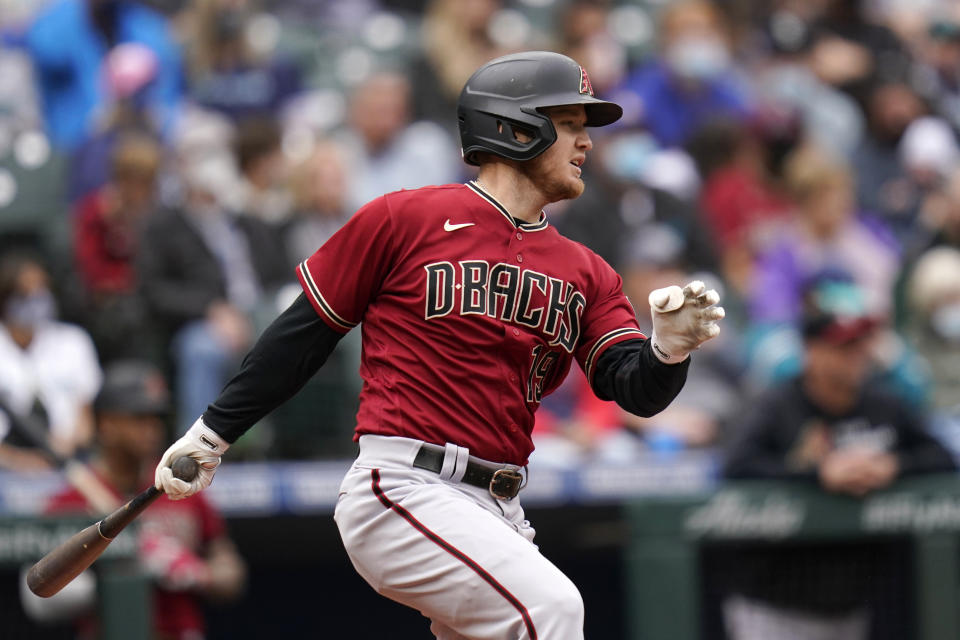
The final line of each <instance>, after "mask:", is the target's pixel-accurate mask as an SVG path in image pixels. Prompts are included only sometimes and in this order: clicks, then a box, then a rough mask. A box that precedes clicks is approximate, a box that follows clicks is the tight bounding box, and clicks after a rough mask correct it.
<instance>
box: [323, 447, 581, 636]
mask: <svg viewBox="0 0 960 640" xmlns="http://www.w3.org/2000/svg"><path fill="white" fill-rule="evenodd" d="M420 444H421V442H420V441H419V440H412V439H408V438H395V437H384V436H372V435H364V436H361V438H360V455H359V456H358V457H357V460H356V461H355V462H354V464H353V466H352V467H351V468H350V471H349V472H348V473H347V475H346V477H345V478H344V480H343V483H342V485H341V487H340V496H339V498H338V501H337V507H336V511H335V513H334V519H335V520H336V522H337V527H338V528H339V530H340V537H341V538H342V539H343V544H344V547H345V548H346V550H347V554H348V555H349V556H350V560H351V562H353V566H354V567H355V568H356V569H357V572H359V573H360V575H361V576H363V578H364V579H365V580H366V581H367V582H368V583H370V585H371V586H372V587H373V588H374V589H375V590H376V591H377V592H378V593H380V594H382V595H384V596H387V597H388V598H391V599H393V600H396V601H397V602H400V603H403V604H405V605H407V606H410V607H413V608H414V609H417V610H418V611H420V612H421V613H422V614H423V615H424V616H426V617H427V618H429V619H430V620H431V622H432V624H431V626H430V630H431V631H432V632H433V634H434V635H435V636H436V637H437V639H438V640H463V639H469V640H521V639H523V640H535V639H538V638H539V639H540V640H582V639H583V600H582V598H581V596H580V592H579V591H578V590H577V588H576V587H575V586H574V585H573V583H572V582H571V581H570V579H569V578H567V577H566V576H565V575H564V574H563V573H562V572H561V571H560V570H559V569H557V567H555V566H554V565H553V564H552V563H551V562H550V561H549V560H547V559H546V558H545V557H543V556H542V555H541V554H540V551H539V550H538V549H537V547H536V545H534V544H533V542H532V541H533V536H534V533H535V532H534V530H533V528H532V527H531V526H530V523H529V522H528V521H527V520H524V518H523V508H522V507H521V506H520V503H519V498H514V499H513V500H509V501H504V500H497V499H496V498H494V497H492V496H491V495H490V494H489V493H488V491H487V490H486V489H481V488H479V487H474V486H471V485H468V484H464V483H461V482H459V481H458V480H459V478H458V477H457V475H459V476H461V477H462V474H463V469H464V467H465V466H466V461H467V458H468V451H467V449H465V448H463V447H457V446H455V445H452V444H448V445H447V447H446V454H445V457H444V465H443V469H442V471H441V472H440V473H439V474H437V473H433V472H431V471H426V470H422V469H417V468H414V467H412V463H413V460H414V457H415V456H416V454H417V451H418V450H419V447H420ZM457 470H459V472H458V471H457Z"/></svg>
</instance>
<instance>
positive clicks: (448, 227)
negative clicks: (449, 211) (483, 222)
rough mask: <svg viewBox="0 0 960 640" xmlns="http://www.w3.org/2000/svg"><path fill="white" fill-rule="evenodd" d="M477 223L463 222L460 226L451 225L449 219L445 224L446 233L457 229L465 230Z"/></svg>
mask: <svg viewBox="0 0 960 640" xmlns="http://www.w3.org/2000/svg"><path fill="white" fill-rule="evenodd" d="M474 224H475V223H473V222H461V223H460V224H450V218H447V221H446V222H444V223H443V230H444V231H456V230H457V229H463V228H464V227H472V226H473V225H474Z"/></svg>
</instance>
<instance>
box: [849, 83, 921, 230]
mask: <svg viewBox="0 0 960 640" xmlns="http://www.w3.org/2000/svg"><path fill="white" fill-rule="evenodd" d="M865 111H866V115H867V135H866V136H864V138H863V139H862V140H861V142H860V145H859V146H858V147H857V149H855V150H854V154H853V157H852V159H851V162H852V164H853V169H854V170H855V171H856V172H857V176H858V177H859V180H858V183H857V202H858V204H859V206H860V209H861V210H862V211H867V212H870V213H871V214H874V215H876V216H877V217H878V218H879V219H880V220H881V221H882V222H883V223H884V224H886V225H887V226H888V227H890V229H891V230H892V231H893V232H894V234H895V235H896V236H897V238H898V239H900V240H901V241H906V240H908V238H909V234H910V232H911V230H912V227H913V225H914V223H915V221H916V215H917V209H918V208H919V206H920V202H921V193H920V191H919V189H917V188H916V185H914V184H913V183H912V182H911V181H910V179H909V177H908V175H907V170H906V168H905V167H904V165H903V158H902V156H901V150H900V145H901V141H902V140H903V136H904V133H905V132H906V130H907V127H909V126H910V123H911V122H913V121H914V120H916V119H917V118H919V117H920V116H922V115H924V111H925V106H924V104H923V102H922V101H921V100H920V97H919V96H918V95H917V93H916V92H915V91H914V90H913V89H912V88H911V87H910V86H908V85H906V84H904V83H901V82H888V83H883V84H878V85H875V86H874V87H872V88H871V89H870V90H869V92H868V93H867V98H866V104H865Z"/></svg>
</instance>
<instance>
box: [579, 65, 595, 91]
mask: <svg viewBox="0 0 960 640" xmlns="http://www.w3.org/2000/svg"><path fill="white" fill-rule="evenodd" d="M580 93H581V94H582V95H585V96H592V95H593V85H592V84H591V83H590V76H588V75H587V70H586V69H584V68H583V67H580Z"/></svg>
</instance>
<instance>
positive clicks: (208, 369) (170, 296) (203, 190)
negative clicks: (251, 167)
mask: <svg viewBox="0 0 960 640" xmlns="http://www.w3.org/2000/svg"><path fill="white" fill-rule="evenodd" d="M178 161H179V167H178V169H179V172H180V175H181V178H182V180H183V183H184V189H185V198H184V201H183V203H182V204H180V205H177V206H173V207H171V208H169V209H165V210H163V211H158V212H156V213H155V214H154V215H153V216H151V217H150V218H149V219H148V220H147V225H146V229H145V234H146V237H148V238H150V242H148V243H146V244H144V245H143V246H142V247H141V250H140V253H139V260H138V273H139V277H140V283H141V286H142V291H143V295H144V297H145V300H146V303H147V307H148V309H149V310H150V313H151V315H152V317H153V318H154V319H155V321H156V322H158V323H159V324H160V327H161V330H162V331H163V332H164V334H165V335H167V336H169V337H170V338H171V340H172V342H171V354H172V359H173V364H174V366H175V370H176V385H175V388H176V402H177V416H178V418H179V419H180V420H181V425H180V426H181V427H182V428H184V429H185V428H186V427H188V426H189V424H188V423H187V421H188V420H189V419H190V416H192V415H194V413H195V412H196V411H197V410H199V411H201V412H202V411H203V409H204V408H205V407H206V405H207V402H209V398H210V396H209V395H208V394H210V393H213V394H214V395H216V393H217V392H218V391H219V390H220V388H221V387H222V386H223V385H224V383H225V382H226V375H227V373H228V372H229V371H230V370H231V368H232V365H233V363H234V359H235V358H237V357H239V356H240V355H241V354H242V352H243V351H244V350H245V349H246V348H247V347H248V346H249V343H250V340H251V338H252V331H253V327H252V324H251V322H252V318H253V315H254V314H255V313H256V312H257V311H258V310H259V308H260V305H261V304H263V303H264V301H265V300H266V298H265V297H264V296H265V295H266V294H269V293H271V292H272V291H273V290H275V289H276V288H278V287H280V286H281V285H283V284H286V283H288V282H289V281H291V280H292V278H293V275H292V274H291V273H290V272H289V270H288V268H287V264H288V261H287V259H286V257H285V255H284V252H283V248H282V246H281V245H280V242H279V240H278V238H277V236H276V234H275V233H274V232H273V231H271V230H270V229H269V228H268V227H267V226H266V225H265V224H264V223H263V222H262V221H260V220H258V219H257V218H253V217H250V216H238V215H236V214H235V213H234V212H233V210H231V209H230V208H229V205H228V204H226V203H224V200H223V199H224V198H225V197H226V195H228V194H230V193H233V192H235V187H236V180H237V176H236V171H235V168H234V166H233V164H232V158H231V157H230V156H229V154H228V153H227V152H226V151H225V150H220V151H217V150H216V149H213V148H209V147H207V148H200V149H197V148H193V147H189V146H188V147H187V148H186V149H184V150H183V151H182V152H181V154H180V156H179V158H178Z"/></svg>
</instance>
